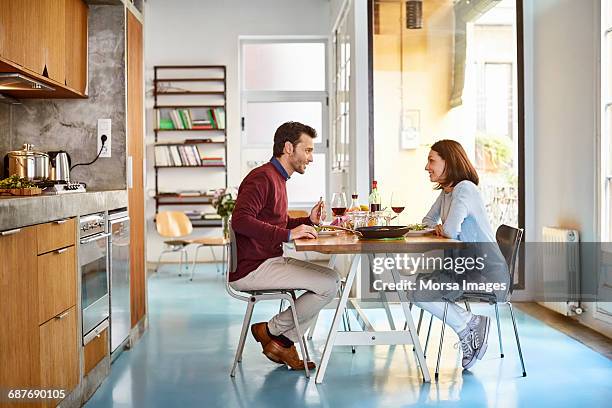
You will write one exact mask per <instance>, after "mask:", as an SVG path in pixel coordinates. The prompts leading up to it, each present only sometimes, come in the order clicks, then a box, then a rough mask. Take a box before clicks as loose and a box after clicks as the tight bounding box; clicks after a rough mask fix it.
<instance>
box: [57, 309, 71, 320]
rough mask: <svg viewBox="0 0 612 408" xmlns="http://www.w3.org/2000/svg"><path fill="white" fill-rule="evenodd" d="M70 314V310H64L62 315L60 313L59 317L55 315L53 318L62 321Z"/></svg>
mask: <svg viewBox="0 0 612 408" xmlns="http://www.w3.org/2000/svg"><path fill="white" fill-rule="evenodd" d="M69 314H70V310H66V311H65V312H64V313H62V314H61V315H57V316H55V318H56V319H57V320H62V319H63V318H64V317H66V316H68V315H69Z"/></svg>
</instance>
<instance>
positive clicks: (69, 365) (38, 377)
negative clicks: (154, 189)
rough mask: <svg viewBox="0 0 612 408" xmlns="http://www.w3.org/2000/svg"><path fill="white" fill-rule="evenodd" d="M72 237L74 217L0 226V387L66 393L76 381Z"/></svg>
mask: <svg viewBox="0 0 612 408" xmlns="http://www.w3.org/2000/svg"><path fill="white" fill-rule="evenodd" d="M75 243H76V228H75V220H74V219H70V220H62V221H61V222H60V223H57V222H51V223H47V224H42V225H35V226H32V227H25V228H17V229H14V230H9V231H0V255H1V261H0V310H1V311H2V313H1V314H0V361H1V362H2V363H1V364H0V384H1V386H2V388H4V389H8V388H20V389H40V388H54V389H64V390H65V392H66V395H68V394H69V393H70V392H71V391H72V390H73V389H74V388H75V387H76V386H77V384H78V382H79V354H78V350H79V349H78V344H79V340H80V339H79V338H78V330H77V322H78V318H77V273H78V270H77V262H76V246H75ZM66 245H68V246H67V247H66ZM57 402H58V401H48V404H49V406H50V405H51V404H53V405H52V406H55V404H56V403H57ZM22 405H23V403H21V402H20V403H16V404H13V405H9V406H22ZM34 405H36V406H39V405H38V404H34ZM43 405H47V404H46V403H45V404H43ZM3 406H4V405H3Z"/></svg>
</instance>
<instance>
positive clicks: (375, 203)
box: [368, 180, 380, 212]
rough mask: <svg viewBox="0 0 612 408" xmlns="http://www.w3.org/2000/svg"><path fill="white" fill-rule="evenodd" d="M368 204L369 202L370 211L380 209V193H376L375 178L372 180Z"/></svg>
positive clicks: (376, 184)
mask: <svg viewBox="0 0 612 408" xmlns="http://www.w3.org/2000/svg"><path fill="white" fill-rule="evenodd" d="M368 204H370V212H375V211H380V194H378V183H377V182H376V180H374V181H372V192H371V193H370V197H368Z"/></svg>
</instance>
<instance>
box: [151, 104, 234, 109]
mask: <svg viewBox="0 0 612 408" xmlns="http://www.w3.org/2000/svg"><path fill="white" fill-rule="evenodd" d="M224 107H225V106H224V105H155V106H153V109H176V108H224Z"/></svg>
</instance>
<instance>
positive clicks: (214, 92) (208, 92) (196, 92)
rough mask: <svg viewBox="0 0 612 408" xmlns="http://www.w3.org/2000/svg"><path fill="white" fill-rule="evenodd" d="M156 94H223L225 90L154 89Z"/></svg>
mask: <svg viewBox="0 0 612 408" xmlns="http://www.w3.org/2000/svg"><path fill="white" fill-rule="evenodd" d="M156 94H157V95H225V91H165V92H159V91H156Z"/></svg>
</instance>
